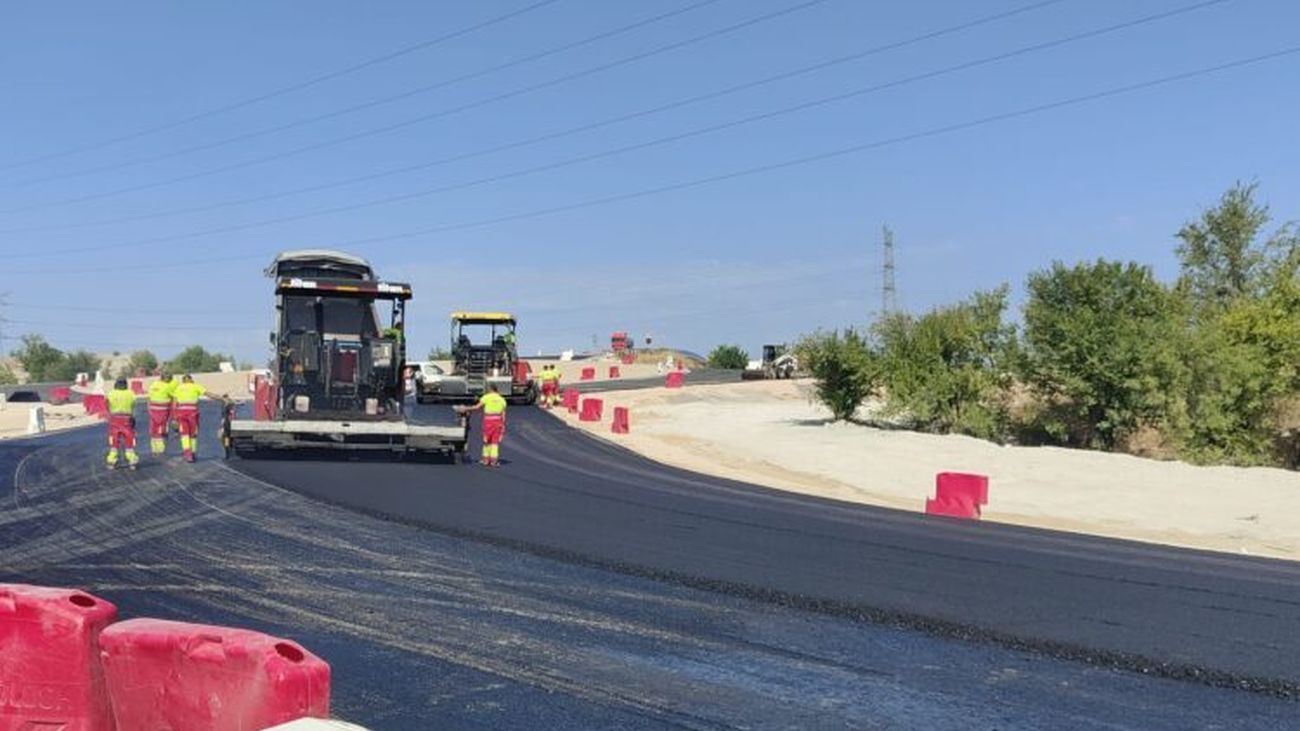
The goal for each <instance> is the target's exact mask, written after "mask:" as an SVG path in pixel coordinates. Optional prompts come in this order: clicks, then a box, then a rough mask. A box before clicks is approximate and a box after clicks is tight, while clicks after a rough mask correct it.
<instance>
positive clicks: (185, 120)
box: [0, 0, 559, 170]
mask: <svg viewBox="0 0 1300 731" xmlns="http://www.w3.org/2000/svg"><path fill="white" fill-rule="evenodd" d="M557 2H559V0H540V1H539V2H535V3H532V4H531V5H526V6H524V7H522V8H519V9H518V10H512V11H510V12H508V13H504V14H502V15H498V16H495V17H492V18H489V19H487V20H485V21H483V22H481V23H476V24H474V25H471V26H468V27H465V28H461V29H460V30H457V31H452V32H451V33H447V34H444V35H441V36H438V37H437V38H431V39H429V40H426V41H421V42H419V43H416V44H414V45H410V46H406V47H405V48H400V49H398V50H396V51H392V52H390V53H385V54H383V55H380V56H376V57H374V58H370V59H367V60H365V61H362V62H360V63H356V64H353V65H351V66H347V67H344V68H341V69H338V70H336V71H330V72H328V73H324V74H320V75H319V76H313V77H311V78H308V79H305V80H303V81H298V82H295V83H293V84H289V85H288V86H282V87H280V88H278V89H273V90H271V91H268V92H265V93H262V94H258V95H256V96H252V97H248V98H246V99H242V100H240V101H237V102H231V103H229V104H226V105H223V106H220V107H216V108H214V109H209V110H207V111H205V112H199V113H197V114H192V115H190V116H188V117H182V118H181V119H178V120H175V121H172V122H166V123H164V124H160V125H157V126H154V127H148V128H146V129H142V130H137V131H135V132H131V133H129V134H124V135H120V136H118V137H111V138H109V139H106V140H101V141H99V142H94V143H90V144H87V145H81V146H79V147H74V148H70V149H67V150H63V151H62V152H55V153H49V154H46V155H40V156H37V157H32V158H27V159H26V160H19V161H16V162H10V163H5V164H3V165H0V170H10V169H13V168H19V167H27V166H28V165H34V164H36V163H39V162H46V161H49V160H56V159H59V158H63V157H68V156H70V155H78V154H81V153H83V152H89V151H91V150H98V149H100V148H103V147H109V146H111V145H116V144H120V143H122V142H128V141H130V140H135V139H139V138H141V137H146V136H148V135H153V134H157V133H159V132H166V131H168V130H172V129H176V128H177V127H183V126H186V125H189V124H193V123H194V122H197V121H199V120H202V119H208V118H209V117H215V116H218V115H221V114H226V113H228V112H233V111H235V110H236V109H243V108H244V107H248V106H252V105H254V104H258V103H261V102H264V101H267V100H269V99H274V98H276V97H279V96H284V95H286V94H291V93H293V92H296V91H302V90H303V89H307V88H309V87H312V86H316V85H318V84H323V83H325V82H326V81H332V80H334V79H338V78H341V77H343V76H348V75H350V74H354V73H356V72H358V71H361V70H363V69H367V68H370V67H372V66H377V65H379V64H382V63H386V62H388V61H392V60H393V59H396V58H400V57H402V56H406V55H408V54H411V53H415V52H416V51H422V50H424V49H426V48H432V47H433V46H436V45H439V44H441V43H445V42H447V41H450V40H454V39H456V38H460V37H462V36H466V35H469V34H471V33H475V32H477V31H480V30H483V29H485V28H489V27H491V26H494V25H497V24H499V23H503V22H505V21H507V20H511V19H513V18H517V17H519V16H521V15H524V14H526V13H531V12H533V11H535V10H540V9H541V8H544V7H546V6H547V5H553V4H555V3H557Z"/></svg>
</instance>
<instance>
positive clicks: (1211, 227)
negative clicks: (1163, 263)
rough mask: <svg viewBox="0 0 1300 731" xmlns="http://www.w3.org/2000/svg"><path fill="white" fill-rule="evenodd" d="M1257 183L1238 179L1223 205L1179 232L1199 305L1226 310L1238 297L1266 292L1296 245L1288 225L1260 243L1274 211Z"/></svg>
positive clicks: (1188, 281)
mask: <svg viewBox="0 0 1300 731" xmlns="http://www.w3.org/2000/svg"><path fill="white" fill-rule="evenodd" d="M1256 187H1257V184H1254V183H1252V184H1250V185H1244V184H1242V183H1237V184H1236V185H1234V186H1233V187H1232V188H1230V189H1229V190H1228V191H1227V192H1226V193H1224V194H1223V196H1222V198H1220V199H1219V204H1218V205H1217V206H1215V207H1213V208H1210V209H1208V210H1206V211H1204V212H1203V213H1202V214H1201V217H1200V218H1199V219H1198V220H1196V221H1192V222H1190V223H1188V224H1186V225H1185V226H1183V227H1182V229H1180V230H1179V231H1178V238H1179V239H1180V240H1181V243H1180V244H1179V245H1178V249H1177V251H1178V258H1179V260H1180V261H1181V262H1182V280H1183V284H1184V286H1185V287H1187V289H1188V290H1189V291H1190V293H1191V295H1192V297H1193V301H1194V303H1195V305H1196V306H1197V307H1198V308H1203V307H1212V308H1222V307H1226V306H1227V305H1228V304H1229V303H1231V302H1232V301H1233V300H1235V299H1237V298H1240V297H1255V296H1258V295H1260V294H1261V293H1262V290H1263V288H1264V287H1265V286H1267V282H1268V280H1269V279H1270V277H1272V275H1273V272H1274V270H1275V269H1276V267H1277V266H1279V265H1280V264H1282V263H1283V262H1284V261H1285V260H1286V259H1287V258H1288V257H1289V256H1290V255H1291V253H1292V252H1293V251H1294V250H1295V248H1296V238H1295V236H1294V234H1293V231H1292V229H1291V228H1290V227H1287V226H1284V227H1283V228H1281V229H1279V230H1278V231H1277V232H1276V233H1274V235H1273V236H1272V237H1270V238H1269V239H1268V240H1267V241H1260V232H1261V231H1263V229H1264V226H1265V225H1266V224H1267V223H1268V222H1269V220H1270V215H1269V210H1268V206H1266V205H1261V204H1258V203H1256V202H1255V190H1256Z"/></svg>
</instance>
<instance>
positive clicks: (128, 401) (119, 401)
mask: <svg viewBox="0 0 1300 731" xmlns="http://www.w3.org/2000/svg"><path fill="white" fill-rule="evenodd" d="M134 410H135V392H134V391H132V390H131V389H129V388H115V389H113V390H112V391H109V392H108V411H109V413H111V414H122V415H127V416H129V415H130V414H131V412H132V411H134Z"/></svg>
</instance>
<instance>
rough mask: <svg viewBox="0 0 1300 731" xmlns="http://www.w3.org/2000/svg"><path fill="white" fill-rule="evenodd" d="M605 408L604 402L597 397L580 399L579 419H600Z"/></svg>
mask: <svg viewBox="0 0 1300 731" xmlns="http://www.w3.org/2000/svg"><path fill="white" fill-rule="evenodd" d="M604 410H605V402H604V401H601V400H600V399H598V398H585V399H583V400H582V413H580V414H578V420H579V421H600V419H601V416H603V414H604Z"/></svg>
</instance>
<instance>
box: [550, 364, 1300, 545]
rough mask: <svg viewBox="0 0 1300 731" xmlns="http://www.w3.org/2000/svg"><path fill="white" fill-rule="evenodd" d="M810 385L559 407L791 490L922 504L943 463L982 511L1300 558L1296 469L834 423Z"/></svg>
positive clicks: (1060, 526) (646, 446)
mask: <svg viewBox="0 0 1300 731" xmlns="http://www.w3.org/2000/svg"><path fill="white" fill-rule="evenodd" d="M688 383H689V377H688ZM810 395H811V384H810V383H807V382H800V381H795V382H791V381H766V382H751V383H740V384H728V385H715V386H689V385H688V387H687V388H684V389H680V390H678V389H674V390H669V389H652V390H644V391H617V392H611V393H605V394H600V397H601V398H603V399H604V402H605V403H604V409H605V419H604V421H602V422H601V423H599V424H591V423H584V422H579V421H578V420H577V418H576V417H574V416H570V415H568V414H567V413H564V412H563V410H559V411H557V412H556V413H557V415H558V416H559V418H562V419H564V420H565V421H566V422H568V423H570V424H572V425H574V426H576V427H578V428H582V429H584V430H586V431H589V432H591V433H592V434H595V435H597V436H600V437H601V438H605V439H609V440H611V441H613V442H615V443H618V444H622V445H624V446H626V447H628V448H630V449H633V450H635V451H637V452H640V453H642V454H644V455H646V456H648V457H650V458H652V459H656V460H659V461H661V462H665V463H667V464H671V465H675V466H678V467H683V468H686V469H690V470H695V471H698V472H704V473H708V474H713V475H718V476H723V477H730V478H733V479H737V480H744V481H747V482H752V483H757V484H761V485H767V486H770V487H775V488H780V489H784V490H791V491H794V492H801V493H807V494H811V495H819V496H823V497H829V498H834V499H838V500H846V501H851V502H860V503H867V504H872V505H883V506H887V507H893V508H901V509H904V510H923V509H924V505H925V498H926V497H928V496H932V495H933V492H934V476H935V474H936V473H938V472H943V471H959V472H976V473H980V474H985V475H988V476H989V498H990V499H989V505H988V506H986V508H985V510H984V519H985V520H992V521H1000V522H1006V523H1015V524H1018V525H1027V526H1035V527H1040V528H1049V529H1056V530H1066V531H1074V532H1079V533H1090V534H1095V535H1103V536H1111V537H1116V538H1127V539H1132V540H1139V541H1147V542H1152V543H1162V544H1167V545H1176V546H1187V547H1194V548H1204V549H1209V550H1216V551H1228V552H1232V553H1242V554H1254V555H1262V556H1271V557H1276V558H1287V559H1292V560H1296V559H1300V474H1298V473H1296V472H1291V471H1288V470H1282V469H1273V468H1241V467H1200V466H1194V465H1189V464H1185V463H1181V462H1162V461H1156V460H1151V459H1143V458H1140V457H1133V456H1128V455H1121V454H1106V453H1101V452H1088V451H1079V450H1068V449H1061V448H1055V447H1003V446H999V445H996V444H993V443H990V442H986V441H983V440H979V439H973V438H970V437H963V436H940V435H933V434H918V433H915V432H908V431H889V430H881V429H876V428H871V427H865V426H859V425H855V424H846V423H836V424H832V423H830V422H829V414H828V412H827V411H826V410H825V409H824V408H822V407H821V406H819V405H816V404H814V403H812V401H811V398H810ZM614 406H627V407H629V410H630V415H631V416H630V421H631V425H632V433H631V434H628V435H615V434H611V433H610V418H611V414H612V411H613V407H614Z"/></svg>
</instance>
